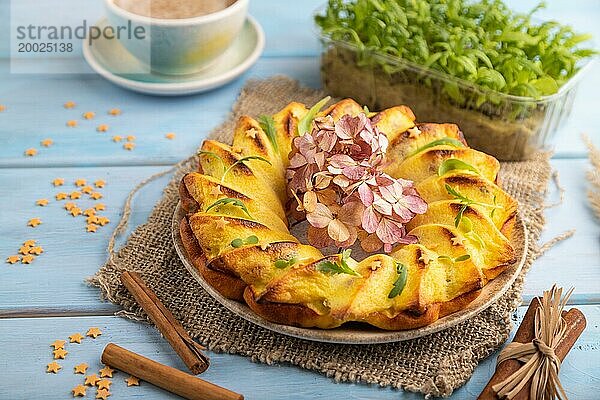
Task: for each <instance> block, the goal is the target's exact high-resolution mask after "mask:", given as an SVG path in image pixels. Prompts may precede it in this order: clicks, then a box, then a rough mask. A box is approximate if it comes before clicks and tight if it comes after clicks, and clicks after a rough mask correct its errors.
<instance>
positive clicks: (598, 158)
mask: <svg viewBox="0 0 600 400" xmlns="http://www.w3.org/2000/svg"><path fill="white" fill-rule="evenodd" d="M583 141H584V142H585V144H586V145H587V147H588V150H589V158H590V163H591V164H592V169H591V170H589V171H588V172H587V178H588V180H589V181H590V184H591V188H590V190H589V191H588V199H589V201H590V205H591V206H592V209H593V210H594V213H595V214H596V216H597V217H598V218H600V150H599V149H598V148H596V146H594V144H593V143H592V141H591V140H590V138H589V137H588V136H587V135H583Z"/></svg>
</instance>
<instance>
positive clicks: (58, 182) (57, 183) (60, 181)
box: [52, 178, 65, 186]
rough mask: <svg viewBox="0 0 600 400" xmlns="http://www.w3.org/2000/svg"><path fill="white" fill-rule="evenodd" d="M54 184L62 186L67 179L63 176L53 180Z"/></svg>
mask: <svg viewBox="0 0 600 400" xmlns="http://www.w3.org/2000/svg"><path fill="white" fill-rule="evenodd" d="M52 184H53V185H54V186H62V185H64V184H65V180H64V179H63V178H56V179H54V180H53V181H52Z"/></svg>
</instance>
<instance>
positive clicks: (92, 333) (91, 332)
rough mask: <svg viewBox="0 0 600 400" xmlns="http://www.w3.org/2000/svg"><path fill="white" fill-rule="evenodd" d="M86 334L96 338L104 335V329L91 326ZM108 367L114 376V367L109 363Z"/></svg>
mask: <svg viewBox="0 0 600 400" xmlns="http://www.w3.org/2000/svg"><path fill="white" fill-rule="evenodd" d="M85 335H86V336H90V337H93V338H94V339H96V338H97V337H98V336H100V335H102V331H101V330H100V329H99V328H96V327H91V328H90V329H88V331H87V333H86V334H85ZM106 368H108V370H110V371H111V375H110V377H111V378H112V369H111V368H110V367H109V366H108V365H107V366H105V367H104V369H106ZM108 370H107V371H108ZM100 372H102V370H100ZM101 376H104V375H101Z"/></svg>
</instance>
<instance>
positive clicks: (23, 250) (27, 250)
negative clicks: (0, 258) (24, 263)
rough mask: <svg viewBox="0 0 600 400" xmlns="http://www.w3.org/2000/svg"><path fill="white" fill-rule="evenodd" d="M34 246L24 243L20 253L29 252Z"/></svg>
mask: <svg viewBox="0 0 600 400" xmlns="http://www.w3.org/2000/svg"><path fill="white" fill-rule="evenodd" d="M32 248H33V247H32V246H25V245H23V246H21V247H20V248H19V254H29V251H30V250H31V249H32Z"/></svg>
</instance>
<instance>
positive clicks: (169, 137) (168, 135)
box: [165, 132, 175, 140]
mask: <svg viewBox="0 0 600 400" xmlns="http://www.w3.org/2000/svg"><path fill="white" fill-rule="evenodd" d="M165 137H166V138H167V139H169V140H173V139H175V134H174V133H173V132H169V133H167V134H166V135H165Z"/></svg>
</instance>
